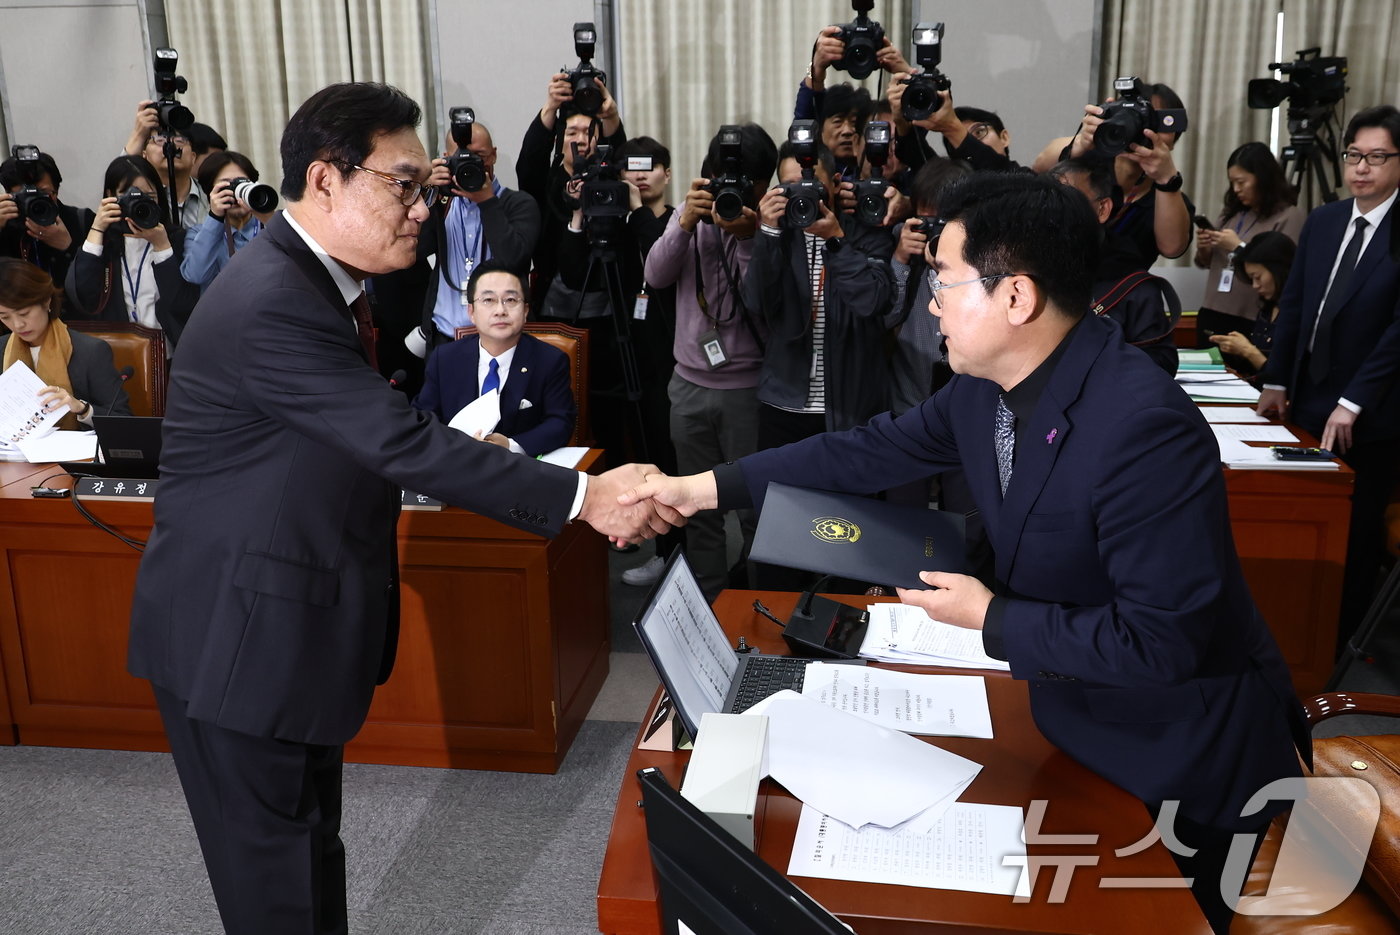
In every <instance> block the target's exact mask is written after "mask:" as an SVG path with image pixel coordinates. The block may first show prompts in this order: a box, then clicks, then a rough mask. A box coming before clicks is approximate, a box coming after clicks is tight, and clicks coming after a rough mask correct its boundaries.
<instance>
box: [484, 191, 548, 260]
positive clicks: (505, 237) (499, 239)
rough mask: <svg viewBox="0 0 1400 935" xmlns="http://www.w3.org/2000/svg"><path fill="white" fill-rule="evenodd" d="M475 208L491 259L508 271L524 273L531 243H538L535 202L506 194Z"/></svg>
mask: <svg viewBox="0 0 1400 935" xmlns="http://www.w3.org/2000/svg"><path fill="white" fill-rule="evenodd" d="M478 207H479V208H480V209H481V229H482V233H483V234H484V235H485V238H486V243H487V245H489V246H490V247H491V256H492V257H494V258H495V259H497V260H500V261H501V262H502V263H504V264H506V265H507V266H509V267H511V268H512V269H519V270H528V269H529V268H530V257H531V256H533V255H534V253H535V242H536V241H538V240H539V239H540V206H539V205H538V204H536V203H535V199H533V198H531V197H529V196H528V195H525V194H523V193H521V192H512V191H509V190H507V191H506V193H505V194H503V195H500V196H498V197H496V198H488V199H487V200H486V201H483V202H481V204H480V205H478Z"/></svg>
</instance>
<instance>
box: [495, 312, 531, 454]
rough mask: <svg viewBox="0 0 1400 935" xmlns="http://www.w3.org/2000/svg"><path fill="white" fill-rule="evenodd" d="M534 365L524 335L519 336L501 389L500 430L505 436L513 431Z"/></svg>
mask: <svg viewBox="0 0 1400 935" xmlns="http://www.w3.org/2000/svg"><path fill="white" fill-rule="evenodd" d="M534 365H535V362H534V359H533V358H532V357H531V356H530V350H529V342H528V341H527V340H526V335H523V334H522V335H521V336H520V341H519V343H517V344H516V345H515V354H514V355H512V357H511V359H510V371H509V373H508V375H507V377H506V383H505V386H504V387H502V388H501V428H502V430H503V431H504V432H505V434H506V435H510V434H511V433H512V431H513V430H514V429H515V419H516V416H518V415H519V414H520V401H521V400H522V399H524V398H525V384H527V383H528V382H529V381H530V368H531V367H533V366H534Z"/></svg>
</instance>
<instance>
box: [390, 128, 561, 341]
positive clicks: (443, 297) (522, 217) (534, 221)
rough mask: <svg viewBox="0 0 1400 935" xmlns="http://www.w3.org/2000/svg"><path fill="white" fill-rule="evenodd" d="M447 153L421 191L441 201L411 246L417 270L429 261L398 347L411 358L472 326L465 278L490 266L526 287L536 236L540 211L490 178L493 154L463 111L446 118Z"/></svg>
mask: <svg viewBox="0 0 1400 935" xmlns="http://www.w3.org/2000/svg"><path fill="white" fill-rule="evenodd" d="M449 120H450V129H449V130H448V133H447V145H446V149H445V150H444V151H443V156H442V158H440V159H434V160H433V174H432V175H431V176H430V177H429V179H428V183H429V184H430V185H434V186H437V187H438V189H439V190H440V191H442V192H443V194H444V195H448V194H450V195H451V197H443V198H439V199H437V200H436V201H435V202H434V203H433V204H432V205H431V206H430V210H431V214H430V216H429V218H428V222H427V223H426V224H424V225H423V227H422V230H421V232H420V235H419V240H418V258H419V261H420V263H419V266H418V267H415V269H419V268H420V267H421V266H422V265H423V264H422V261H423V260H425V259H426V258H428V257H435V259H434V261H433V264H432V270H431V272H430V273H428V275H427V284H426V290H425V294H424V297H423V303H422V306H421V316H420V317H421V321H420V322H419V323H418V328H416V329H414V330H413V331H410V332H409V335H408V338H407V339H406V341H405V343H406V344H407V345H408V346H409V350H411V351H412V352H413V353H414V354H415V355H416V356H419V357H424V356H426V354H427V353H428V352H430V351H431V350H432V349H433V348H435V347H437V346H438V345H441V344H447V343H449V342H451V341H452V340H454V339H455V336H456V334H457V329H458V328H460V327H466V326H469V325H471V324H472V317H471V312H470V310H469V309H470V304H469V303H468V301H467V294H466V291H465V290H466V285H467V282H468V280H470V279H471V274H472V271H473V270H474V269H475V268H476V267H477V266H479V265H480V264H482V263H484V262H485V261H486V260H496V261H498V262H499V263H501V264H503V265H505V266H507V267H509V268H510V269H512V270H514V271H515V272H517V273H519V274H520V276H521V278H522V279H523V280H524V281H526V282H527V283H528V281H529V279H528V273H529V270H530V256H531V254H533V253H534V251H535V245H536V243H537V242H538V241H539V236H540V209H539V205H537V204H536V203H535V199H533V198H531V197H530V196H529V195H528V194H526V193H525V192H523V191H516V190H515V189H510V188H506V187H505V186H504V185H502V184H501V182H500V179H498V178H496V146H495V143H494V141H493V140H492V139H491V131H490V130H488V129H487V128H486V125H485V124H482V123H479V122H478V121H477V119H476V114H475V112H474V111H473V110H472V109H471V108H470V107H454V108H452V109H451V110H450V111H449Z"/></svg>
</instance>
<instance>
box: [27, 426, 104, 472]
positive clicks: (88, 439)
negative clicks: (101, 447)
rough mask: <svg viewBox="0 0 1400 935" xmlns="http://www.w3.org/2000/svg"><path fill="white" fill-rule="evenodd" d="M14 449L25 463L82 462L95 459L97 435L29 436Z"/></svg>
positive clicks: (88, 433) (70, 433)
mask: <svg viewBox="0 0 1400 935" xmlns="http://www.w3.org/2000/svg"><path fill="white" fill-rule="evenodd" d="M15 447H16V448H18V449H19V450H20V452H21V453H22V454H23V455H24V458H25V460H26V461H29V462H31V463H34V464H43V463H46V462H49V461H83V460H86V459H91V458H95V457H97V433H96V432H49V433H48V434H46V435H39V436H34V435H31V436H29V437H28V438H25V439H21V440H20V441H18V442H16V443H15Z"/></svg>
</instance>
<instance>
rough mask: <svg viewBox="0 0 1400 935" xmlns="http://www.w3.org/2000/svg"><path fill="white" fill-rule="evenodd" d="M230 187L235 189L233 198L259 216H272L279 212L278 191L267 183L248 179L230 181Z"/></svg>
mask: <svg viewBox="0 0 1400 935" xmlns="http://www.w3.org/2000/svg"><path fill="white" fill-rule="evenodd" d="M228 187H229V188H231V189H233V197H235V198H237V199H238V200H239V201H241V202H243V203H244V204H245V205H247V206H248V207H250V208H252V209H253V210H254V211H256V212H257V213H258V214H270V213H272V212H273V211H276V210H277V189H275V188H273V187H272V186H271V185H268V184H267V183H266V182H254V181H253V180H252V179H247V178H237V179H229V181H228Z"/></svg>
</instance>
